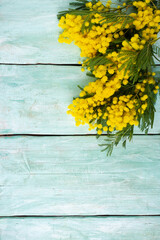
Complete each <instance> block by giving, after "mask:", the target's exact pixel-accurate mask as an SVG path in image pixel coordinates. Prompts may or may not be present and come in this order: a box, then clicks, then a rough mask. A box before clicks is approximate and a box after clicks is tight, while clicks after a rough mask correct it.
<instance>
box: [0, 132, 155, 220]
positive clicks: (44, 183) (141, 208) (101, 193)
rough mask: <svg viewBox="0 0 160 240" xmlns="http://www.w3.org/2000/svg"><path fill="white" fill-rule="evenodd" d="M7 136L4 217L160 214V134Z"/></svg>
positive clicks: (2, 141)
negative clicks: (123, 139) (120, 140)
mask: <svg viewBox="0 0 160 240" xmlns="http://www.w3.org/2000/svg"><path fill="white" fill-rule="evenodd" d="M102 142H104V141H103V137H101V138H100V139H98V140H97V139H96V138H95V137H94V136H85V137H82V136H79V137H78V136H77V137H76V136H73V137H62V136H61V137H21V136H18V137H1V138H0V206H1V208H0V209H1V210H0V215H1V216H10V215H11V216H13V215H94V214H96V215H97V214H98V215H99V214H103V215H104V214H106V215H115V214H116V215H124V214H128V215H132V214H138V215H140V214H143V215H144V214H160V171H159V169H160V161H159V159H160V136H135V138H134V141H133V142H132V143H130V144H128V146H127V150H125V149H122V147H117V148H115V151H114V152H113V155H112V157H106V153H104V152H103V153H102V152H100V147H99V146H98V143H102Z"/></svg>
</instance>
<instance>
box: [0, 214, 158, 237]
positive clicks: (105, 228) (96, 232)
mask: <svg viewBox="0 0 160 240" xmlns="http://www.w3.org/2000/svg"><path fill="white" fill-rule="evenodd" d="M159 235H160V217H99V218H97V217H91V218H88V217H86V218H75V217H74V218H4V219H0V237H1V240H35V239H39V240H41V239H42V240H53V239H54V240H62V239H63V240H69V239H70V240H75V239H76V240H93V239H94V240H106V239H107V240H122V239H123V240H137V239H141V240H151V239H152V240H159Z"/></svg>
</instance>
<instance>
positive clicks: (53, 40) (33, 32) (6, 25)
mask: <svg viewBox="0 0 160 240" xmlns="http://www.w3.org/2000/svg"><path fill="white" fill-rule="evenodd" d="M69 2H71V1H70V0H65V1H64V0H59V1H57V0H45V1H44V0H27V1H22V0H1V1H0V62H1V63H39V62H41V63H60V64H62V63H77V62H78V61H79V59H80V57H79V55H80V50H79V49H78V47H76V46H74V45H73V44H71V45H68V44H65V43H64V44H60V43H58V35H59V33H60V32H61V29H60V28H58V21H57V17H56V16H57V13H58V12H59V11H63V10H66V9H67V8H68V7H69ZM104 2H105V1H104ZM112 2H113V1H112ZM115 2H116V1H115Z"/></svg>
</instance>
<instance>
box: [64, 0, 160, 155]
mask: <svg viewBox="0 0 160 240" xmlns="http://www.w3.org/2000/svg"><path fill="white" fill-rule="evenodd" d="M71 5H72V6H75V9H69V10H68V11H66V12H61V13H60V14H59V18H60V20H59V27H61V28H62V29H63V32H62V33H61V34H60V35H59V42H60V43H67V44H70V43H71V42H74V44H75V45H77V46H78V47H79V48H80V50H81V53H80V56H81V57H82V68H81V70H82V71H85V70H87V71H88V72H89V75H90V76H92V78H91V81H90V82H89V84H88V85H86V86H84V87H83V88H81V92H80V94H79V97H77V98H75V99H74V100H73V102H72V104H70V105H69V106H68V111H67V113H68V114H71V115H72V116H73V117H74V118H75V122H76V126H79V125H80V124H82V125H84V124H88V125H89V130H92V129H96V131H97V134H98V135H101V134H102V133H105V134H107V135H108V136H110V135H111V134H112V133H114V136H115V137H114V138H112V140H111V141H110V142H109V143H108V144H106V149H107V150H108V152H109V153H111V150H112V149H111V148H113V146H114V145H117V144H118V143H119V141H120V140H121V139H122V141H123V143H124V145H125V142H126V139H129V140H131V138H132V135H133V129H134V126H138V127H139V128H140V129H141V130H142V131H145V132H147V131H148V129H149V127H152V126H153V119H154V112H155V108H154V104H155V101H156V95H157V93H158V89H159V86H158V79H157V77H156V76H155V75H156V74H155V73H154V72H152V68H151V65H154V61H153V57H154V56H155V52H154V49H153V44H155V42H156V41H157V39H158V36H157V34H158V33H159V30H160V10H159V9H158V8H157V7H156V4H155V3H154V1H150V0H144V1H128V0H127V1H124V3H123V4H122V5H118V6H114V7H113V4H112V2H111V1H110V0H109V1H107V2H106V4H105V5H104V4H103V3H102V2H101V1H97V0H92V1H87V0H77V2H75V3H71ZM155 57H156V56H155ZM79 63H80V62H79Z"/></svg>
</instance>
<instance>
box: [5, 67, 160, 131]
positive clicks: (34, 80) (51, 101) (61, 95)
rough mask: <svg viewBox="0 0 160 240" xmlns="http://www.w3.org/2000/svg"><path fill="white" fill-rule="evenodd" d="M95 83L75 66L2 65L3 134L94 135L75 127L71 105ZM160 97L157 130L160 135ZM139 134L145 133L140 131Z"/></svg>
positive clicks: (156, 117) (159, 100) (156, 121)
mask: <svg viewBox="0 0 160 240" xmlns="http://www.w3.org/2000/svg"><path fill="white" fill-rule="evenodd" d="M158 69H159V68H158V67H157V68H156V69H155V70H156V71H158ZM89 81H91V78H90V77H86V75H85V73H82V72H81V68H80V67H75V66H74V67H73V66H48V65H47V66H46V65H45V66H41V65H40V66H0V92H1V94H0V133H1V134H3V133H16V134H23V133H27V134H28V133H31V134H35V133H36V134H61V135H63V134H88V133H90V134H92V133H95V132H94V131H88V126H87V125H86V126H80V127H76V126H75V121H74V118H73V117H72V116H70V115H69V116H68V115H67V113H66V111H67V106H68V105H69V104H70V103H71V102H72V100H73V97H77V96H78V95H79V93H80V90H79V88H78V87H77V85H80V86H85V85H86V84H88V82H89ZM159 106H160V98H159V97H158V102H157V105H156V109H157V113H156V115H155V123H154V128H153V129H151V130H150V133H160V107H159ZM135 132H136V133H141V132H140V131H139V130H138V129H137V130H136V131H135Z"/></svg>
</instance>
